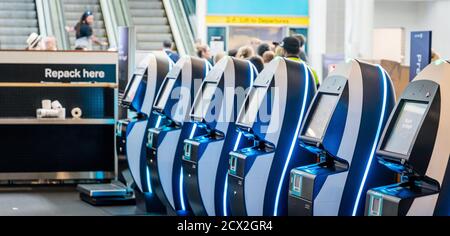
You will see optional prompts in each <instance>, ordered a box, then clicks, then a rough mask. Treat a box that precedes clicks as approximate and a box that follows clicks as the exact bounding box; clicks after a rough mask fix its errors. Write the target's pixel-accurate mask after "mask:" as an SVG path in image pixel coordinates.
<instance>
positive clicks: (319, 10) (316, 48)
mask: <svg viewBox="0 0 450 236" xmlns="http://www.w3.org/2000/svg"><path fill="white" fill-rule="evenodd" d="M309 6H310V7H309V15H310V27H309V36H308V37H309V39H308V40H309V43H308V45H309V48H308V49H309V60H310V64H311V66H312V68H314V69H315V70H316V72H317V74H318V76H319V78H321V79H322V55H323V54H325V53H326V49H327V41H328V39H327V14H326V9H327V0H310V1H309Z"/></svg>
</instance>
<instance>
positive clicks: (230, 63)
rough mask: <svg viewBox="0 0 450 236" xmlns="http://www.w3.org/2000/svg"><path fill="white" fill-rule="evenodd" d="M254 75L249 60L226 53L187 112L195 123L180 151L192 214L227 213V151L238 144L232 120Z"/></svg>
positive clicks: (218, 214) (215, 214) (210, 214)
mask: <svg viewBox="0 0 450 236" xmlns="http://www.w3.org/2000/svg"><path fill="white" fill-rule="evenodd" d="M256 76H257V71H256V69H255V68H254V66H253V65H252V64H251V63H250V62H248V61H244V60H239V59H234V58H231V57H226V58H224V59H222V60H220V61H219V63H218V64H217V65H216V66H214V68H213V69H212V70H211V72H210V73H209V74H208V76H207V77H206V79H205V81H204V83H203V84H202V86H201V89H200V90H199V92H198V94H197V96H196V98H195V101H194V105H193V107H192V110H191V113H190V117H191V120H192V122H193V124H194V126H193V127H192V129H191V130H190V131H191V132H190V136H189V138H188V139H186V140H185V141H184V153H183V155H182V159H183V161H182V165H183V176H184V189H185V191H186V194H187V200H188V203H189V206H190V207H191V209H192V213H193V214H195V215H198V216H205V215H209V216H221V215H227V214H228V209H227V208H224V192H225V184H226V176H227V164H228V153H229V152H230V151H232V150H233V149H234V148H237V147H239V145H240V143H238V144H236V140H237V139H238V133H237V132H236V125H235V124H234V121H235V120H236V116H237V113H238V109H239V108H240V106H241V104H242V102H243V101H244V98H245V96H246V94H247V92H248V88H249V87H250V86H251V85H252V83H253V80H254V78H255V77H256ZM242 142H244V141H243V140H242Z"/></svg>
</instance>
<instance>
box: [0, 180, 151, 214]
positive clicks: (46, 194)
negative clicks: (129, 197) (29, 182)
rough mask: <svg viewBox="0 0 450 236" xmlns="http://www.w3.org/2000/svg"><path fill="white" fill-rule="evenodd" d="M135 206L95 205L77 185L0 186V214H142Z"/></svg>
mask: <svg viewBox="0 0 450 236" xmlns="http://www.w3.org/2000/svg"><path fill="white" fill-rule="evenodd" d="M143 215H148V214H145V213H144V212H142V211H140V210H139V209H138V208H137V207H136V206H114V207H94V206H91V205H89V204H87V203H85V202H83V201H81V200H80V196H79V192H77V190H76V187H75V186H74V187H66V186H64V187H55V186H52V187H14V188H9V187H0V216H143Z"/></svg>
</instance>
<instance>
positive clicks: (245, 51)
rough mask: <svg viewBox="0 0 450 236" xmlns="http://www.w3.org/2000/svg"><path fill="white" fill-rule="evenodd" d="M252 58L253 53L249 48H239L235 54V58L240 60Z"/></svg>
mask: <svg viewBox="0 0 450 236" xmlns="http://www.w3.org/2000/svg"><path fill="white" fill-rule="evenodd" d="M253 56H255V51H254V50H253V48H252V47H249V46H244V47H241V48H239V50H238V53H237V54H236V57H237V58H240V59H249V58H251V57H253Z"/></svg>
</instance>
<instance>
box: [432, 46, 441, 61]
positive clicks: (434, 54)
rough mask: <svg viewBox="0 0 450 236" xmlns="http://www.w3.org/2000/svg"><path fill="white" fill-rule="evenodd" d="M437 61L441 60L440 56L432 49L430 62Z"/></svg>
mask: <svg viewBox="0 0 450 236" xmlns="http://www.w3.org/2000/svg"><path fill="white" fill-rule="evenodd" d="M439 59H441V55H439V53H437V52H436V51H435V50H434V49H431V62H435V61H437V60H439Z"/></svg>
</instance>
